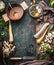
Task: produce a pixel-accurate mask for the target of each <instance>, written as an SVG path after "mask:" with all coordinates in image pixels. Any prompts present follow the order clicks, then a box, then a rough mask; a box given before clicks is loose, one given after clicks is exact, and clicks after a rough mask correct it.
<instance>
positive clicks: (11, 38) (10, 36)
mask: <svg viewBox="0 0 54 65" xmlns="http://www.w3.org/2000/svg"><path fill="white" fill-rule="evenodd" d="M9 42H10V43H13V34H12V25H11V21H9Z"/></svg>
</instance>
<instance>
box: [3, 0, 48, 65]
mask: <svg viewBox="0 0 54 65" xmlns="http://www.w3.org/2000/svg"><path fill="white" fill-rule="evenodd" d="M12 1H15V0H12ZM23 1H26V3H27V4H28V6H30V0H18V1H17V2H18V3H21V2H23ZM48 1H49V0H47V1H46V2H48ZM4 2H6V4H7V0H4ZM39 2H40V0H37V3H39ZM37 24H38V22H37V20H36V19H34V18H32V17H31V16H30V15H29V9H27V10H26V11H25V12H24V16H23V18H22V19H21V20H20V21H17V22H12V26H13V35H14V44H15V45H16V47H17V50H16V54H15V56H20V57H21V56H35V57H36V40H35V39H34V37H33V35H34V34H35V29H36V25H37ZM29 50H31V52H30V51H29ZM6 62H7V65H16V63H17V61H15V62H12V61H9V60H6ZM20 62H24V61H20ZM20 62H19V61H18V64H19V63H20ZM18 64H17V65H18Z"/></svg>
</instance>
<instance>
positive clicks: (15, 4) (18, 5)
mask: <svg viewBox="0 0 54 65" xmlns="http://www.w3.org/2000/svg"><path fill="white" fill-rule="evenodd" d="M11 6H12V8H14V7H19V8H21V10H22V11H23V12H22V13H20V14H22V15H19V16H20V17H19V18H17V19H12V18H11V17H10V16H9V14H10V11H11V8H10V6H8V9H7V15H8V17H9V18H10V20H13V21H17V20H20V19H21V18H22V17H23V14H24V10H23V8H22V6H21V5H20V4H18V3H11ZM17 12H18V11H17Z"/></svg>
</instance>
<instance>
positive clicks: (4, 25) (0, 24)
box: [0, 15, 8, 40]
mask: <svg viewBox="0 0 54 65" xmlns="http://www.w3.org/2000/svg"><path fill="white" fill-rule="evenodd" d="M0 29H2V30H0V40H2V39H3V37H4V36H5V35H6V34H7V33H8V23H5V22H4V20H3V18H2V16H1V15H0Z"/></svg>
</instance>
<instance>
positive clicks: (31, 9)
mask: <svg viewBox="0 0 54 65" xmlns="http://www.w3.org/2000/svg"><path fill="white" fill-rule="evenodd" d="M37 6H39V7H40V9H41V13H39V15H38V16H34V15H33V14H32V12H33V13H34V12H36V11H37V12H38V10H37V9H36V7H37ZM34 10H35V11H34ZM42 12H43V9H42V7H41V6H40V5H39V4H35V5H32V6H30V8H29V14H30V15H31V16H32V17H34V18H38V17H39V16H40V15H41V14H42Z"/></svg>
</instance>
